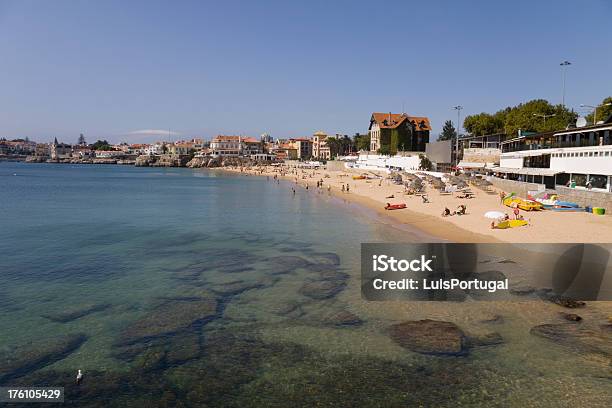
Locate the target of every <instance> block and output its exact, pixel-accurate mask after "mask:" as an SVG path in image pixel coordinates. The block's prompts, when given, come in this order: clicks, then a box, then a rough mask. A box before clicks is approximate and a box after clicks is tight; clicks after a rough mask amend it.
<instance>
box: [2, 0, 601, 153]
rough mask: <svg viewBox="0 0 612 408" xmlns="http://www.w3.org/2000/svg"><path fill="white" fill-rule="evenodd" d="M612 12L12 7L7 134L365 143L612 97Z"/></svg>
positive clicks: (359, 6)
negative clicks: (396, 123) (361, 135)
mask: <svg viewBox="0 0 612 408" xmlns="http://www.w3.org/2000/svg"><path fill="white" fill-rule="evenodd" d="M611 21H612V2H609V1H605V0H600V1H597V0H593V1H576V0H572V1H504V2H502V1H469V2H468V1H461V2H459V1H419V2H408V1H393V2H382V1H380V2H379V1H367V2H359V1H337V0H326V1H289V0H286V1H278V2H277V1H274V2H269V1H257V2H256V1H244V2H238V1H210V2H205V1H197V2H196V1H193V2H190V1H106V0H105V1H93V0H92V1H77V0H74V1H43V0H40V1H26V0H14V1H5V0H0V53H1V54H0V137H1V136H5V137H11V138H12V137H18V136H20V137H25V136H28V137H30V138H31V139H34V140H38V141H46V140H50V139H51V138H53V137H54V136H57V137H58V138H59V139H62V140H65V141H67V142H74V141H76V139H77V137H78V134H79V133H80V132H84V133H85V135H86V137H87V139H88V141H94V140H95V139H98V138H106V139H108V140H109V141H114V142H118V141H123V140H125V141H128V142H139V141H143V140H155V139H159V137H156V136H155V135H153V136H151V135H149V136H142V134H141V133H142V132H140V133H136V134H131V135H130V132H138V131H142V130H148V129H153V130H156V129H160V130H164V129H166V130H167V129H171V130H172V131H173V132H178V133H180V135H178V136H175V138H176V137H191V136H204V137H207V138H210V137H212V136H214V135H215V134H217V133H226V134H243V135H253V136H257V135H259V134H261V133H263V132H270V133H271V134H272V136H274V137H293V136H306V135H311V134H312V133H313V132H314V131H315V130H318V129H322V130H325V131H327V132H329V133H332V134H333V133H336V132H340V133H348V134H353V133H355V132H358V131H359V132H365V131H366V130H367V127H368V123H369V116H370V114H371V112H373V111H383V112H387V111H393V112H399V111H401V110H402V107H404V110H405V111H406V112H408V113H409V114H414V115H425V116H428V117H429V118H430V119H431V120H432V124H433V127H434V134H435V135H437V134H438V133H439V131H440V130H441V127H442V125H443V123H444V120H446V119H453V120H456V114H455V112H454V111H452V110H451V106H453V105H457V104H461V105H463V106H464V108H465V109H464V111H463V114H464V115H466V114H472V113H478V112H482V111H487V112H489V111H495V110H497V109H500V108H503V107H506V106H508V105H514V104H517V103H519V102H521V101H525V100H529V99H532V98H545V99H548V100H550V101H551V102H554V103H560V101H561V84H562V81H561V69H560V66H559V63H560V62H561V61H563V60H566V59H567V60H569V61H571V62H573V65H572V66H571V67H569V69H568V71H567V94H566V104H567V105H568V106H570V107H574V108H576V109H580V108H579V105H580V104H581V103H584V104H594V103H596V102H600V101H601V100H602V99H603V98H604V97H605V96H608V95H611V94H612V74H611V73H612V52H611V50H612V24H611V23H610V22H611Z"/></svg>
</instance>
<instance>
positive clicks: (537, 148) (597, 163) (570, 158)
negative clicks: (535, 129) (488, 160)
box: [492, 119, 612, 191]
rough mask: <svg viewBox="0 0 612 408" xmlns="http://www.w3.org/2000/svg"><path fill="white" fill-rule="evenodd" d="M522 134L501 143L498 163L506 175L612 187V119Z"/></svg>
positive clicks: (583, 186) (550, 184) (553, 183)
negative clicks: (556, 129) (586, 124)
mask: <svg viewBox="0 0 612 408" xmlns="http://www.w3.org/2000/svg"><path fill="white" fill-rule="evenodd" d="M610 122H611V121H610V119H609V120H608V121H607V123H604V124H601V125H595V126H588V127H582V128H574V129H568V130H563V131H558V132H551V133H546V134H539V135H530V136H522V137H518V138H514V139H510V140H507V141H505V142H503V143H502V153H501V156H500V163H499V167H495V168H493V169H492V171H493V172H495V173H500V174H503V175H504V177H505V178H508V179H511V180H518V181H528V182H532V183H538V184H544V185H545V186H546V187H547V188H550V189H554V188H555V186H557V185H560V186H570V187H575V188H577V189H588V188H591V189H593V190H596V191H612V123H610Z"/></svg>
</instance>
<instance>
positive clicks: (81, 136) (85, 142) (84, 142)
mask: <svg viewBox="0 0 612 408" xmlns="http://www.w3.org/2000/svg"><path fill="white" fill-rule="evenodd" d="M77 144H78V145H81V146H85V145H86V144H87V141H86V140H85V136H83V134H82V133H81V134H80V135H79V140H78V141H77Z"/></svg>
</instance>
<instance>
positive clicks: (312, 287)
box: [300, 280, 346, 300]
mask: <svg viewBox="0 0 612 408" xmlns="http://www.w3.org/2000/svg"><path fill="white" fill-rule="evenodd" d="M345 286H346V282H345V281H344V280H318V281H308V282H305V283H304V284H303V285H302V287H301V288H300V293H301V294H302V295H304V296H308V297H309V298H311V299H317V300H321V299H329V298H331V297H334V296H336V295H337V294H338V293H340V292H341V291H342V290H343V289H344V288H345Z"/></svg>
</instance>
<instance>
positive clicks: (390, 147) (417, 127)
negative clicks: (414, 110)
mask: <svg viewBox="0 0 612 408" xmlns="http://www.w3.org/2000/svg"><path fill="white" fill-rule="evenodd" d="M430 131H431V124H430V123H429V119H428V118H426V117H418V116H409V115H407V114H405V113H391V112H389V113H380V112H374V113H372V116H371V117H370V127H369V128H368V133H369V134H370V151H373V152H381V153H385V154H390V155H394V154H396V153H397V152H398V151H409V152H424V151H425V145H426V144H427V143H428V142H429V132H430Z"/></svg>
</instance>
